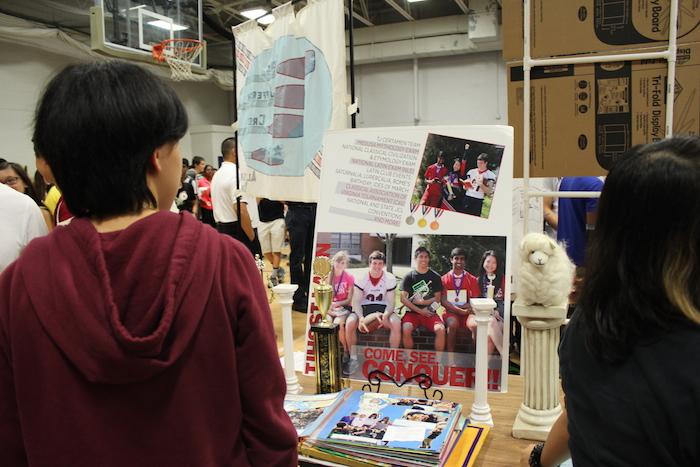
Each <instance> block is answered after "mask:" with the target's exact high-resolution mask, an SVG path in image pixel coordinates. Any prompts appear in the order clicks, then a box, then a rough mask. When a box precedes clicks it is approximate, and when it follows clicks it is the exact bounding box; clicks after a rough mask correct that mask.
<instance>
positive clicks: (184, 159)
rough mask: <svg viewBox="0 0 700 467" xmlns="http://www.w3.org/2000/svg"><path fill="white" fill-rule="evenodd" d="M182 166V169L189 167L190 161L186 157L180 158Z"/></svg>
mask: <svg viewBox="0 0 700 467" xmlns="http://www.w3.org/2000/svg"><path fill="white" fill-rule="evenodd" d="M182 166H183V167H189V166H190V160H189V159H188V158H186V157H183V158H182Z"/></svg>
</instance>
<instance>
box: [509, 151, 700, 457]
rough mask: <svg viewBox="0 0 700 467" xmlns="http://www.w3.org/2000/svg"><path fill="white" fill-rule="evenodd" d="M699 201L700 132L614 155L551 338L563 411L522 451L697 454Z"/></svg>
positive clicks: (699, 452) (699, 424)
mask: <svg viewBox="0 0 700 467" xmlns="http://www.w3.org/2000/svg"><path fill="white" fill-rule="evenodd" d="M649 213H663V220H661V219H657V220H654V219H650V218H649ZM698 213H700V138H698V137H683V138H678V137H676V138H671V139H666V140H662V141H659V142H657V143H653V144H649V145H645V146H637V147H635V148H632V149H631V150H630V151H628V152H627V153H626V154H624V155H623V156H622V157H621V158H620V159H618V160H617V161H616V162H615V164H614V165H613V166H612V168H611V170H610V173H609V175H608V177H607V180H606V182H605V185H604V187H603V191H602V193H601V196H600V203H599V207H598V219H597V222H596V228H595V231H594V233H593V235H592V237H591V244H590V248H589V251H588V252H587V257H586V273H585V274H586V278H585V282H584V284H585V287H584V289H583V290H582V292H581V297H580V299H579V302H578V307H577V309H576V311H575V313H574V315H573V317H572V319H571V322H570V324H569V325H568V327H567V329H566V331H565V334H564V337H563V339H562V342H561V345H560V349H559V354H560V364H561V381H562V387H563V389H564V393H565V396H566V399H565V400H566V411H565V412H564V413H563V414H562V416H561V417H560V418H559V420H558V421H557V422H556V423H555V424H554V426H553V427H552V430H551V432H550V434H549V437H548V439H547V442H546V443H545V444H544V446H540V445H538V446H536V447H534V448H533V449H532V451H531V452H528V453H525V452H524V453H523V459H521V460H522V461H523V462H525V457H528V459H527V462H528V464H529V465H543V466H550V465H556V464H558V463H560V462H561V461H562V460H563V459H564V458H566V457H567V456H568V455H569V454H570V456H571V458H572V461H573V464H574V465H575V466H577V467H579V466H583V467H585V466H599V465H635V466H636V465H643V466H697V465H700V372H698V371H697V362H698V359H699V358H700V293H698V279H699V278H700V216H699V215H698Z"/></svg>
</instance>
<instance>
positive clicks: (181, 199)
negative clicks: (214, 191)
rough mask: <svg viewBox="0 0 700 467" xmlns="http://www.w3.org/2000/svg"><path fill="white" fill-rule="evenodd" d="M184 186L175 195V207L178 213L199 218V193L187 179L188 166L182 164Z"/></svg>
mask: <svg viewBox="0 0 700 467" xmlns="http://www.w3.org/2000/svg"><path fill="white" fill-rule="evenodd" d="M180 181H181V183H182V185H180V188H179V189H178V190H177V194H176V195H175V205H176V206H177V209H178V211H180V212H182V211H188V212H191V213H192V214H194V215H195V217H196V216H197V211H198V207H199V203H198V202H197V193H196V191H195V190H194V187H193V186H192V182H191V181H190V180H188V179H187V165H186V163H185V161H184V160H183V162H182V176H181V177H180Z"/></svg>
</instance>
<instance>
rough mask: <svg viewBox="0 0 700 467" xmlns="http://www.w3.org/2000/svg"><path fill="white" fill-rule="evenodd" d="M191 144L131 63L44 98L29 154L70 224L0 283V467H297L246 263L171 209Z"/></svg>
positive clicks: (178, 107)
mask: <svg viewBox="0 0 700 467" xmlns="http://www.w3.org/2000/svg"><path fill="white" fill-rule="evenodd" d="M186 131H187V115H186V113H185V109H184V107H183V106H182V104H181V102H180V100H179V99H178V97H177V96H176V94H175V92H174V91H173V90H172V89H171V88H169V87H168V86H166V85H165V84H164V83H162V82H161V81H160V80H158V79H157V78H156V77H155V76H153V75H152V74H151V73H149V72H147V71H145V70H144V69H142V68H140V67H138V66H136V65H132V64H128V63H125V62H119V61H110V62H107V63H86V64H80V65H71V66H69V67H67V68H66V69H64V70H63V71H61V72H60V73H59V74H58V75H57V76H56V77H54V78H53V79H52V80H51V82H50V83H49V84H48V86H47V88H46V90H45V92H44V94H43V96H42V98H41V100H40V102H39V106H38V108H37V112H36V117H35V128H34V143H35V146H36V148H37V150H38V151H39V152H40V154H41V156H42V157H43V158H44V159H45V160H46V162H47V163H48V165H49V166H50V168H51V170H52V172H53V174H54V175H55V178H56V181H57V182H58V183H59V185H60V186H61V189H62V190H63V195H64V196H65V200H66V202H67V203H68V204H69V205H70V207H71V210H72V211H73V213H74V214H75V216H76V217H75V218H74V220H73V222H71V223H70V224H69V225H67V226H64V227H60V228H57V229H55V230H54V231H53V232H52V234H51V235H49V236H47V237H43V238H41V239H39V240H36V241H33V242H31V243H30V244H29V245H28V246H27V247H26V249H25V250H24V251H23V254H22V255H21V257H20V258H19V259H18V260H17V261H16V262H14V263H13V264H12V265H10V266H9V267H8V268H7V269H6V270H5V271H4V272H3V274H2V275H1V276H0V465H2V466H3V467H14V466H26V465H29V466H51V467H61V466H71V467H79V466H85V467H87V466H91V467H92V466H101V467H110V466H115V467H116V466H119V467H123V466H130V467H133V466H148V467H154V466H169V467H170V466H188V467H190V466H197V467H202V466H247V465H264V466H277V465H279V466H292V465H296V463H297V451H296V442H297V437H296V431H295V429H294V427H293V425H292V423H291V421H290V420H289V417H288V416H287V414H286V413H285V411H284V409H283V399H284V394H285V380H284V376H283V373H282V369H281V367H280V363H279V358H278V355H277V347H276V344H275V337H274V333H273V326H272V320H271V315H270V310H269V307H268V302H267V297H266V294H265V289H264V286H263V283H262V280H261V278H260V274H259V272H258V270H257V268H256V266H255V264H254V262H253V259H252V257H251V256H250V253H249V252H248V250H247V249H246V248H245V247H244V246H243V245H242V244H241V243H238V242H237V241H235V240H233V239H231V238H230V237H227V236H223V235H220V234H219V233H217V232H216V231H215V230H214V229H212V228H211V227H209V226H206V225H204V224H202V223H201V222H198V221H197V220H196V219H195V218H194V217H192V216H191V215H178V214H173V213H170V212H168V211H167V210H168V209H169V208H170V205H171V203H172V199H173V197H174V196H175V192H176V191H177V188H178V186H179V182H180V164H181V156H180V149H179V146H178V142H179V140H180V139H181V138H182V136H183V135H184V134H185V132H186ZM76 167H80V170H76V169H75V168H76ZM192 245H197V248H192Z"/></svg>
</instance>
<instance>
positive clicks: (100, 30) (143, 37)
mask: <svg viewBox="0 0 700 467" xmlns="http://www.w3.org/2000/svg"><path fill="white" fill-rule="evenodd" d="M90 30H91V40H92V44H91V45H92V48H93V49H95V50H99V51H100V52H103V53H105V54H108V55H114V56H117V57H121V58H128V59H137V60H150V57H151V50H152V48H153V45H155V44H157V43H159V42H161V41H163V40H166V39H196V40H199V41H201V40H202V0H141V1H139V0H95V5H94V6H93V7H92V8H91V9H90ZM197 68H199V69H206V44H205V46H204V48H203V50H202V54H201V55H200V56H199V57H197V59H196V60H195V61H194V63H193V69H197Z"/></svg>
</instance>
